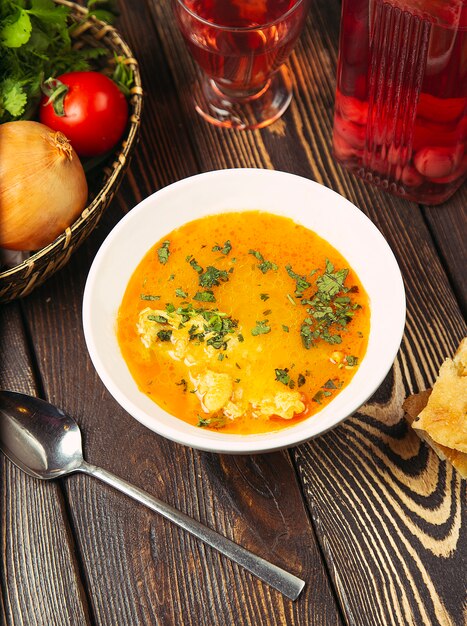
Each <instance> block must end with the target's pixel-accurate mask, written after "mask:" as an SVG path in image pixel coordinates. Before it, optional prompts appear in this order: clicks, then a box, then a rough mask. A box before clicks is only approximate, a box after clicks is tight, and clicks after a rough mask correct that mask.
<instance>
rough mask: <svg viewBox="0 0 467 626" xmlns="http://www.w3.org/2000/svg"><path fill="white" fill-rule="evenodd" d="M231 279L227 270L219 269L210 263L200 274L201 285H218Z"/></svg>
mask: <svg viewBox="0 0 467 626" xmlns="http://www.w3.org/2000/svg"><path fill="white" fill-rule="evenodd" d="M228 280H229V276H228V273H227V272H226V271H225V270H219V269H217V267H213V266H212V265H208V267H207V268H206V271H205V272H203V273H201V274H200V276H199V285H200V287H214V286H216V287H218V286H219V285H220V284H221V282H223V283H225V282H227V281H228Z"/></svg>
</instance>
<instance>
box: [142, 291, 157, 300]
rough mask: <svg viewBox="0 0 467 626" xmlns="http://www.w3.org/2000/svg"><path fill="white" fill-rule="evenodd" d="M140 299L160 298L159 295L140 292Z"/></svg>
mask: <svg viewBox="0 0 467 626" xmlns="http://www.w3.org/2000/svg"><path fill="white" fill-rule="evenodd" d="M140 298H141V300H160V299H161V297H160V296H153V295H151V294H149V293H142V294H141V295H140Z"/></svg>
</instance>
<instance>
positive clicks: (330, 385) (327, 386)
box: [323, 379, 337, 389]
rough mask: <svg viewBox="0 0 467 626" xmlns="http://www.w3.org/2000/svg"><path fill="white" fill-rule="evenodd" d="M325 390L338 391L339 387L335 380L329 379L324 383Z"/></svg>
mask: <svg viewBox="0 0 467 626" xmlns="http://www.w3.org/2000/svg"><path fill="white" fill-rule="evenodd" d="M323 388H324V389H337V385H336V383H335V382H334V381H333V380H331V379H329V380H327V381H326V382H325V383H324V385H323Z"/></svg>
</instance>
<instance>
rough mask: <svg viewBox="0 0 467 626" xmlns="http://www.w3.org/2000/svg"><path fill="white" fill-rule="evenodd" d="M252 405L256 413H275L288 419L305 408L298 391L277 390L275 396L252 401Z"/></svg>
mask: <svg viewBox="0 0 467 626" xmlns="http://www.w3.org/2000/svg"><path fill="white" fill-rule="evenodd" d="M253 407H254V409H255V413H257V414H258V415H266V416H267V417H270V416H271V415H277V416H279V417H282V418H283V419H285V420H290V419H292V418H293V417H294V416H295V415H297V414H298V413H302V412H303V411H304V410H305V405H304V403H303V402H302V400H301V395H300V393H299V392H298V391H278V392H277V393H276V395H275V396H272V397H269V398H263V399H262V400H260V401H259V402H256V403H254V404H253Z"/></svg>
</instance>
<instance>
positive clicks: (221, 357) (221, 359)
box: [217, 352, 224, 361]
mask: <svg viewBox="0 0 467 626" xmlns="http://www.w3.org/2000/svg"><path fill="white" fill-rule="evenodd" d="M217 360H218V361H223V360H224V353H223V352H221V353H220V354H218V355H217Z"/></svg>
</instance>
